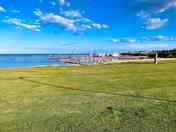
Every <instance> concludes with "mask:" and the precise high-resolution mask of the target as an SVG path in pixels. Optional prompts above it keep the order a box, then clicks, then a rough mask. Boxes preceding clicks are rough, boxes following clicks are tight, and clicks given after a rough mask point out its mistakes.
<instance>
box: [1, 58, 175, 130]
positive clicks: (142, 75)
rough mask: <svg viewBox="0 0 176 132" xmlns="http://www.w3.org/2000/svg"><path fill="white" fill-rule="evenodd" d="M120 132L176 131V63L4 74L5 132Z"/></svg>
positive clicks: (2, 95)
mask: <svg viewBox="0 0 176 132" xmlns="http://www.w3.org/2000/svg"><path fill="white" fill-rule="evenodd" d="M116 131H117V132H175V131H176V61H163V62H161V63H160V64H158V65H154V64H152V63H150V62H141V63H139V62H138V63H134V62H132V63H120V64H107V65H90V66H86V65H82V66H75V67H60V68H56V67H55V68H53V67H47V68H29V69H0V132H116Z"/></svg>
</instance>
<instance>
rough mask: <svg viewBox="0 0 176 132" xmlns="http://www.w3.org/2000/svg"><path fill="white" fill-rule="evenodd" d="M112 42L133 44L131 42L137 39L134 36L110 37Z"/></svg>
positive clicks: (135, 41)
mask: <svg viewBox="0 0 176 132" xmlns="http://www.w3.org/2000/svg"><path fill="white" fill-rule="evenodd" d="M112 42H113V43H119V44H123V43H125V44H133V43H137V42H138V40H137V39H135V38H113V39H112Z"/></svg>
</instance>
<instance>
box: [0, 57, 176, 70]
mask: <svg viewBox="0 0 176 132" xmlns="http://www.w3.org/2000/svg"><path fill="white" fill-rule="evenodd" d="M174 60H176V58H158V61H159V62H160V61H174ZM132 62H154V59H136V60H131V59H128V60H115V61H111V62H105V63H96V64H92V63H91V64H51V65H36V66H26V67H20V66H19V67H0V69H30V68H47V67H75V66H83V65H85V66H86V65H87V66H91V65H106V64H120V63H132Z"/></svg>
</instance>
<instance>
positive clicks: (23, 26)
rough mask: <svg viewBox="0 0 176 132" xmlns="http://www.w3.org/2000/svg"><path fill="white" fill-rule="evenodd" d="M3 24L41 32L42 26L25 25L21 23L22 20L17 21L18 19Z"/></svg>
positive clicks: (8, 20) (11, 19)
mask: <svg viewBox="0 0 176 132" xmlns="http://www.w3.org/2000/svg"><path fill="white" fill-rule="evenodd" d="M3 22H5V23H9V24H14V25H16V26H18V27H22V28H25V29H28V30H32V31H40V26H38V25H32V24H26V23H23V22H22V21H21V19H17V18H10V19H7V20H3Z"/></svg>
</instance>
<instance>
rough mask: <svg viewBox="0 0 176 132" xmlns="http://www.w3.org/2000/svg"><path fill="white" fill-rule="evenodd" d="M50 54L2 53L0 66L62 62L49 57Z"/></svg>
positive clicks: (27, 65)
mask: <svg viewBox="0 0 176 132" xmlns="http://www.w3.org/2000/svg"><path fill="white" fill-rule="evenodd" d="M48 57H49V55H46V54H45V55H29V54H28V55H27V54H23V55H22V54H21V55H20V54H18V55H17V54H15V55H11V54H6V55H0V68H13V67H14V68H16V67H32V66H38V65H52V64H61V65H63V63H62V62H57V61H55V60H51V59H48Z"/></svg>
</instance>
